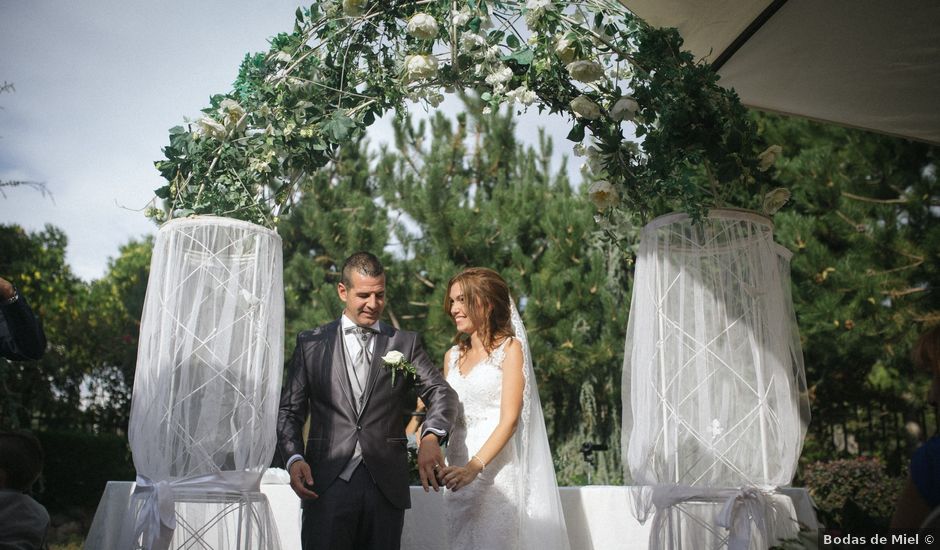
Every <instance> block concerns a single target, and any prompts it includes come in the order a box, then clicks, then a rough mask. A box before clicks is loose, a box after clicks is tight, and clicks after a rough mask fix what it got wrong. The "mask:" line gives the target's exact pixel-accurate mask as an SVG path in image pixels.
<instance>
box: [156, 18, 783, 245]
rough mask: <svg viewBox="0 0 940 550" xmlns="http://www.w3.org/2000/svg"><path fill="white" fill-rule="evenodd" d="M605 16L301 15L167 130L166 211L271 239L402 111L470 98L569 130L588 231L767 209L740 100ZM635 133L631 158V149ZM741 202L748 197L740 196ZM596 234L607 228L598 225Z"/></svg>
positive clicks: (660, 34)
mask: <svg viewBox="0 0 940 550" xmlns="http://www.w3.org/2000/svg"><path fill="white" fill-rule="evenodd" d="M681 45H682V40H681V38H680V37H679V35H678V33H677V32H676V31H675V30H673V29H670V30H663V29H654V28H651V27H650V26H648V25H647V24H645V23H644V22H643V21H641V20H639V19H637V18H636V17H634V16H633V15H632V14H631V13H629V12H628V11H626V9H625V8H624V7H623V6H622V5H621V4H619V3H618V2H616V1H614V0H576V1H572V2H567V1H566V2H561V1H552V0H527V1H525V2H524V3H523V2H521V1H512V0H457V1H449V2H444V1H433V0H418V1H414V0H383V1H381V2H380V1H377V0H342V1H339V0H328V1H323V2H319V3H315V4H313V5H312V6H310V8H299V9H298V10H297V12H296V22H295V25H294V30H293V32H291V33H289V34H287V33H285V34H280V35H278V36H276V37H275V38H273V39H272V41H271V49H270V51H268V52H267V53H265V54H257V55H253V56H249V57H247V58H246V60H245V61H244V63H243V64H242V67H241V71H240V74H239V77H238V80H237V81H236V84H235V88H234V90H233V91H232V92H230V93H229V94H226V95H224V96H216V97H214V98H213V99H212V101H211V103H212V105H211V106H210V107H209V108H207V109H206V110H205V111H204V113H205V116H203V117H202V118H201V119H199V120H198V121H196V122H195V123H190V124H187V125H186V126H185V127H176V128H173V129H172V130H171V131H170V143H169V145H168V146H167V147H166V148H165V149H164V153H165V156H166V158H165V160H162V161H159V162H157V163H156V165H157V168H158V169H159V170H160V172H161V174H162V175H163V176H164V177H165V178H166V180H167V184H166V185H165V186H163V187H161V188H160V189H158V190H157V191H156V194H157V196H158V197H159V198H161V199H164V200H165V201H166V205H167V208H168V209H167V211H164V210H161V209H156V208H153V209H150V210H149V212H148V215H151V216H153V217H156V218H158V219H162V218H164V217H165V216H166V215H167V213H168V214H169V215H170V216H171V217H173V216H185V215H188V214H192V213H203V214H216V215H224V216H230V217H236V218H241V219H246V220H249V221H253V222H256V223H263V224H266V225H269V226H270V225H274V224H275V223H276V219H277V216H278V215H279V214H281V213H283V212H284V211H285V209H286V208H288V207H289V206H290V204H291V201H292V200H294V199H295V198H296V197H297V196H298V191H300V190H302V187H303V185H304V184H305V183H306V182H307V181H308V178H307V176H308V175H309V174H310V173H311V172H313V171H315V170H317V169H319V168H321V167H322V166H324V165H325V164H327V163H328V162H330V161H331V159H333V158H334V156H335V154H336V152H337V149H338V148H339V147H341V146H342V145H344V144H346V143H349V142H350V141H352V140H355V139H356V138H357V137H359V136H361V135H362V133H363V131H364V130H365V128H366V127H368V126H369V125H370V124H371V123H372V122H373V121H374V120H375V119H376V118H377V117H380V116H382V115H383V114H384V113H385V112H387V111H388V110H390V109H392V110H394V111H395V112H396V113H398V114H399V115H402V114H404V113H405V112H406V110H407V102H408V101H417V102H421V103H424V104H426V105H427V106H430V107H432V108H433V107H436V106H437V105H438V104H439V103H440V102H441V100H442V98H443V94H444V93H445V92H448V91H452V90H455V89H461V90H466V89H470V90H474V91H476V92H477V93H479V94H480V97H481V98H482V99H483V101H484V102H486V103H487V104H488V107H487V110H489V111H491V110H495V109H498V108H500V106H502V105H517V106H519V107H520V108H523V107H525V106H527V105H530V104H537V105H538V109H539V111H540V112H541V111H544V110H548V111H549V112H552V113H560V114H562V115H568V117H569V121H570V124H571V131H570V133H569V134H568V138H569V139H570V140H571V141H573V142H575V143H576V144H577V145H576V149H575V152H576V154H581V155H583V156H585V157H586V159H585V163H584V175H585V177H586V178H587V179H588V181H589V183H591V182H603V184H602V185H593V186H591V188H592V189H594V191H592V193H593V198H594V199H595V200H594V202H595V204H596V205H597V207H598V209H599V211H600V212H599V216H598V221H606V222H607V224H606V227H612V225H611V224H610V223H609V222H610V220H611V219H614V218H623V217H627V216H631V215H634V214H638V215H640V216H641V217H649V216H651V215H656V214H660V213H663V212H666V211H670V210H674V209H684V210H687V211H689V212H691V213H692V214H693V215H700V214H701V213H702V212H703V211H704V209H705V208H707V207H710V206H714V205H725V204H727V201H728V199H729V197H741V196H746V197H750V198H748V199H746V200H744V201H743V203H741V202H742V201H741V200H738V202H739V204H736V206H743V207H754V208H759V207H760V205H761V204H762V200H761V198H760V195H761V193H762V192H763V190H765V188H766V189H769V188H770V185H769V184H770V179H769V178H770V176H769V174H768V173H765V172H763V171H762V170H767V169H769V167H770V166H771V165H772V164H773V162H774V161H775V159H776V158H777V156H779V154H780V151H779V148H778V149H777V150H773V151H770V150H768V152H765V154H764V155H763V156H761V157H760V159H758V154H757V153H758V151H759V148H763V147H762V144H759V143H757V139H756V131H755V129H754V128H753V127H752V125H751V123H750V122H749V120H748V118H747V114H746V110H745V109H744V108H743V107H742V106H741V104H740V102H739V101H738V98H737V96H736V95H735V93H734V92H733V91H730V90H726V89H723V88H721V87H720V86H718V84H717V78H718V77H717V75H716V73H715V72H713V71H712V70H711V69H710V68H709V67H708V66H707V65H704V64H697V63H695V61H694V59H693V57H692V55H691V54H689V53H687V52H683V51H682V50H681ZM631 134H634V135H636V136H638V137H639V138H640V140H641V141H640V142H639V144H638V143H637V142H635V141H632V140H630V139H627V138H628V137H629V136H630V135H631ZM741 189H745V190H747V191H748V192H747V193H741V192H740V190H741ZM601 218H606V220H602V219H601Z"/></svg>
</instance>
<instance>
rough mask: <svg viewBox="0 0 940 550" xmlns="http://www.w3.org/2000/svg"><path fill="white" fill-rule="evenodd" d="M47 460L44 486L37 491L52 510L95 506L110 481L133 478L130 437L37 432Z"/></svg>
mask: <svg viewBox="0 0 940 550" xmlns="http://www.w3.org/2000/svg"><path fill="white" fill-rule="evenodd" d="M36 436H37V437H38V438H39V440H40V442H41V443H42V448H43V453H44V454H45V463H44V466H43V474H42V480H43V482H42V485H43V487H44V490H43V491H41V492H39V493H38V494H36V499H37V500H38V501H39V502H41V503H42V504H43V505H44V506H45V507H46V508H47V509H48V510H49V512H50V513H56V512H63V511H66V510H68V509H69V508H71V507H73V506H80V507H90V508H94V507H96V506H97V505H98V502H99V501H100V500H101V495H102V493H104V489H105V486H106V485H107V483H108V481H133V480H134V465H133V464H132V463H131V456H130V450H129V449H128V447H127V439H126V438H124V437H121V436H117V435H113V434H89V433H81V432H72V431H69V432H63V431H48V432H36Z"/></svg>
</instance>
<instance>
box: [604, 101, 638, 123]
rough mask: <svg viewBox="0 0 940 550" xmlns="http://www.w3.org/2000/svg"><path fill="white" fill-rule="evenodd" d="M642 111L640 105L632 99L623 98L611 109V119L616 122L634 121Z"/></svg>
mask: <svg viewBox="0 0 940 550" xmlns="http://www.w3.org/2000/svg"><path fill="white" fill-rule="evenodd" d="M639 109H640V105H639V103H637V102H636V100H635V99H633V98H632V97H621V98H620V99H618V100H617V101H616V103H614V106H613V107H611V108H610V118H612V119H614V120H633V117H635V116H636V112H637V111H638V110H639Z"/></svg>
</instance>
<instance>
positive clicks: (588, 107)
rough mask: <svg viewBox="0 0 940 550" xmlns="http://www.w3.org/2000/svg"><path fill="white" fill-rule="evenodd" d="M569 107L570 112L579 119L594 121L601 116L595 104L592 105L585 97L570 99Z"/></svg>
mask: <svg viewBox="0 0 940 550" xmlns="http://www.w3.org/2000/svg"><path fill="white" fill-rule="evenodd" d="M569 105H570V106H571V110H572V111H574V114H576V115H578V116H579V117H581V118H586V119H588V120H594V119H596V118H598V117H600V116H601V108H600V107H598V106H597V103H594V102H593V101H591V100H590V99H589V98H588V97H586V96H583V95H579V96H578V97H576V98H574V99H572V100H571V103H569Z"/></svg>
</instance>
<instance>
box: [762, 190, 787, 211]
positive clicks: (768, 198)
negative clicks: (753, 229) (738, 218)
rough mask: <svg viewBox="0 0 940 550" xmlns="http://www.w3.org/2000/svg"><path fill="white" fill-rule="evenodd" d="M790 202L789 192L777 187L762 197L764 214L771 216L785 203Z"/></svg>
mask: <svg viewBox="0 0 940 550" xmlns="http://www.w3.org/2000/svg"><path fill="white" fill-rule="evenodd" d="M788 200H790V190H789V189H787V188H786V187H778V188H776V189H774V190H773V191H770V192H769V193H767V194H766V195H764V205H763V211H764V214H767V215H768V216H769V215H772V214H774V213H776V212H777V210H780V208H782V207H783V205H784V204H786V203H787V201H788Z"/></svg>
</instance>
